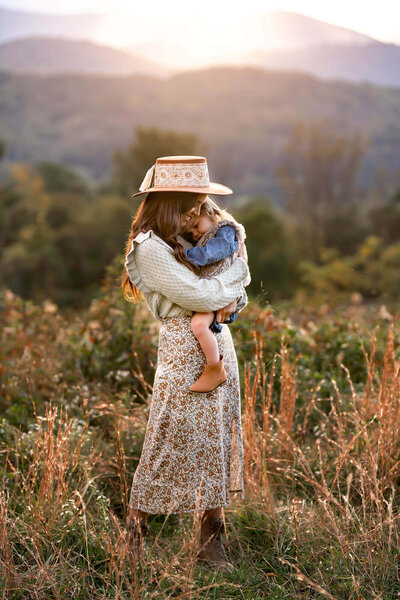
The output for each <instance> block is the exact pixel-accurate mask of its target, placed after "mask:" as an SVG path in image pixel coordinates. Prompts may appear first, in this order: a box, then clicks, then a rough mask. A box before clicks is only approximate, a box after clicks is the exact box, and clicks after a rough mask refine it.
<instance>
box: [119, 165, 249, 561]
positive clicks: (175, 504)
mask: <svg viewBox="0 0 400 600" xmlns="http://www.w3.org/2000/svg"><path fill="white" fill-rule="evenodd" d="M139 189H140V192H138V193H137V194H134V196H141V195H144V196H145V198H144V200H143V202H142V203H141V205H140V206H139V209H138V211H137V213H136V215H135V218H134V220H133V222H132V226H131V231H130V235H129V239H128V243H127V248H126V259H125V272H124V276H123V291H124V296H125V298H126V299H127V300H131V301H134V302H137V301H138V300H139V299H141V298H142V297H144V298H145V300H146V302H147V304H148V307H149V309H150V311H151V312H152V314H153V315H154V317H155V318H157V319H159V320H161V321H162V325H161V328H160V332H159V348H158V355H157V369H156V373H155V378H154V384H153V394H152V402H151V407H150V414H149V419H148V423H147V428H146V434H145V439H144V443H143V449H142V454H141V457H140V461H139V464H138V466H137V468H136V471H135V474H134V478H133V482H132V488H131V495H130V501H129V506H130V513H129V516H128V521H127V527H128V531H129V532H130V533H131V534H132V535H133V541H134V546H135V549H136V550H138V551H139V554H141V553H142V552H143V542H144V538H145V536H146V534H147V532H148V525H147V523H146V517H147V514H148V513H171V512H172V513H174V512H175V513H176V512H193V511H195V510H197V509H202V510H203V511H204V512H203V515H202V518H201V530H200V545H201V547H200V550H199V552H198V555H197V557H198V559H199V560H206V561H208V562H210V563H211V564H214V565H216V566H219V567H220V568H225V569H228V570H232V563H230V561H229V559H228V557H227V555H226V552H225V550H224V548H223V545H222V542H221V533H223V532H224V530H225V528H224V522H223V519H222V507H223V506H225V505H226V504H228V503H229V493H230V492H237V491H240V492H241V495H242V499H243V498H244V485H243V443H242V431H241V415H240V387H239V374H238V365H237V358H236V353H235V349H234V346H233V342H232V336H231V333H230V330H229V327H228V325H226V324H224V325H222V331H221V332H220V333H218V334H217V335H216V337H217V341H218V347H219V351H220V354H222V356H223V359H224V361H225V369H226V372H227V375H228V379H227V381H226V384H225V385H224V386H220V387H219V388H217V389H216V390H214V391H213V392H210V393H206V394H201V395H200V394H196V393H193V392H190V390H189V387H190V385H191V384H192V383H193V382H194V381H196V380H197V379H198V378H199V376H200V374H201V373H202V371H203V369H204V359H205V357H204V353H203V352H202V350H201V346H200V344H199V342H198V341H197V339H196V338H195V336H194V334H193V332H192V330H191V316H192V314H193V311H197V312H209V311H213V310H216V311H218V312H217V322H218V323H223V321H225V319H227V318H228V317H229V316H230V314H231V313H233V312H235V310H236V312H239V311H240V310H242V309H243V308H244V307H245V306H246V303H247V295H246V292H245V289H244V287H243V282H244V281H245V280H247V282H248V281H249V270H248V266H247V262H246V260H245V257H246V254H245V250H244V249H243V248H241V253H240V255H239V256H238V257H237V258H236V259H235V260H234V262H233V264H232V265H231V266H230V267H229V269H227V270H226V271H224V272H223V273H221V274H219V275H218V276H215V277H212V278H208V279H207V278H201V277H199V276H198V275H196V274H195V273H194V272H193V270H192V268H190V267H189V261H188V259H187V258H186V255H185V251H184V250H185V248H190V247H192V245H191V244H190V243H189V242H188V241H187V239H185V238H184V237H183V235H182V234H184V233H185V227H187V225H188V224H189V223H190V220H191V219H192V218H194V217H196V216H198V215H199V213H200V206H201V204H202V203H203V202H204V200H205V199H206V197H207V194H208V193H212V194H217V195H218V194H219V195H227V194H230V193H232V190H231V189H230V188H228V187H226V186H223V185H221V184H218V183H214V182H210V180H209V176H208V168H207V162H206V159H205V158H204V157H196V156H170V157H162V158H158V159H157V160H156V163H155V165H153V166H152V167H151V168H150V169H149V171H148V172H147V174H146V176H145V178H144V180H143V183H142V185H141V186H140V188H139ZM190 265H191V267H192V263H190Z"/></svg>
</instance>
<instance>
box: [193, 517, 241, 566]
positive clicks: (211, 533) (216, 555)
mask: <svg viewBox="0 0 400 600" xmlns="http://www.w3.org/2000/svg"><path fill="white" fill-rule="evenodd" d="M222 533H225V525H224V522H223V520H222V518H221V517H210V516H207V517H206V518H205V519H204V518H203V520H202V523H201V529H200V540H199V546H198V552H197V555H196V558H197V560H198V561H202V562H207V563H208V564H210V565H212V566H213V567H217V568H218V569H221V570H223V571H229V572H230V573H231V572H232V571H233V569H234V567H233V564H232V563H231V561H230V559H229V557H228V555H227V554H226V551H225V548H224V546H223V545H222V540H221V534H222Z"/></svg>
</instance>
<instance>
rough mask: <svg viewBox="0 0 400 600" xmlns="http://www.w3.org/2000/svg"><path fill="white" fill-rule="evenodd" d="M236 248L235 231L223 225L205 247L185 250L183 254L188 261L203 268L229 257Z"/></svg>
mask: <svg viewBox="0 0 400 600" xmlns="http://www.w3.org/2000/svg"><path fill="white" fill-rule="evenodd" d="M238 246H239V244H238V242H237V240H236V234H235V230H234V229H233V227H231V226H230V225H224V226H223V227H221V228H220V229H218V231H217V233H216V234H215V236H214V237H213V238H211V239H210V240H208V242H207V243H206V245H205V246H194V247H193V248H190V249H185V254H186V256H187V258H188V259H189V260H191V261H192V262H194V263H196V264H197V265H199V266H200V267H204V266H205V265H209V264H211V263H215V262H218V261H219V260H222V259H223V258H226V257H227V256H230V255H231V254H233V252H235V250H237V249H238Z"/></svg>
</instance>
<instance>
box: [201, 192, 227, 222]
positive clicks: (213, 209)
mask: <svg viewBox="0 0 400 600" xmlns="http://www.w3.org/2000/svg"><path fill="white" fill-rule="evenodd" d="M200 215H206V216H207V217H208V218H209V219H211V221H214V223H217V222H218V221H221V220H222V219H227V220H230V221H231V220H232V218H233V217H232V215H230V214H229V213H228V211H227V210H225V209H224V208H220V207H219V206H218V204H216V203H215V202H214V200H213V199H212V198H210V196H207V198H206V199H205V201H204V202H203V204H202V205H201V207H200Z"/></svg>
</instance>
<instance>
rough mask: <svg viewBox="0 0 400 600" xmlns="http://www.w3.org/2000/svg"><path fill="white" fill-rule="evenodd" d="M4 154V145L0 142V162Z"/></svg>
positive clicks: (3, 142) (2, 141)
mask: <svg viewBox="0 0 400 600" xmlns="http://www.w3.org/2000/svg"><path fill="white" fill-rule="evenodd" d="M5 154H6V143H5V141H4V140H0V160H3V158H4V156H5Z"/></svg>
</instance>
